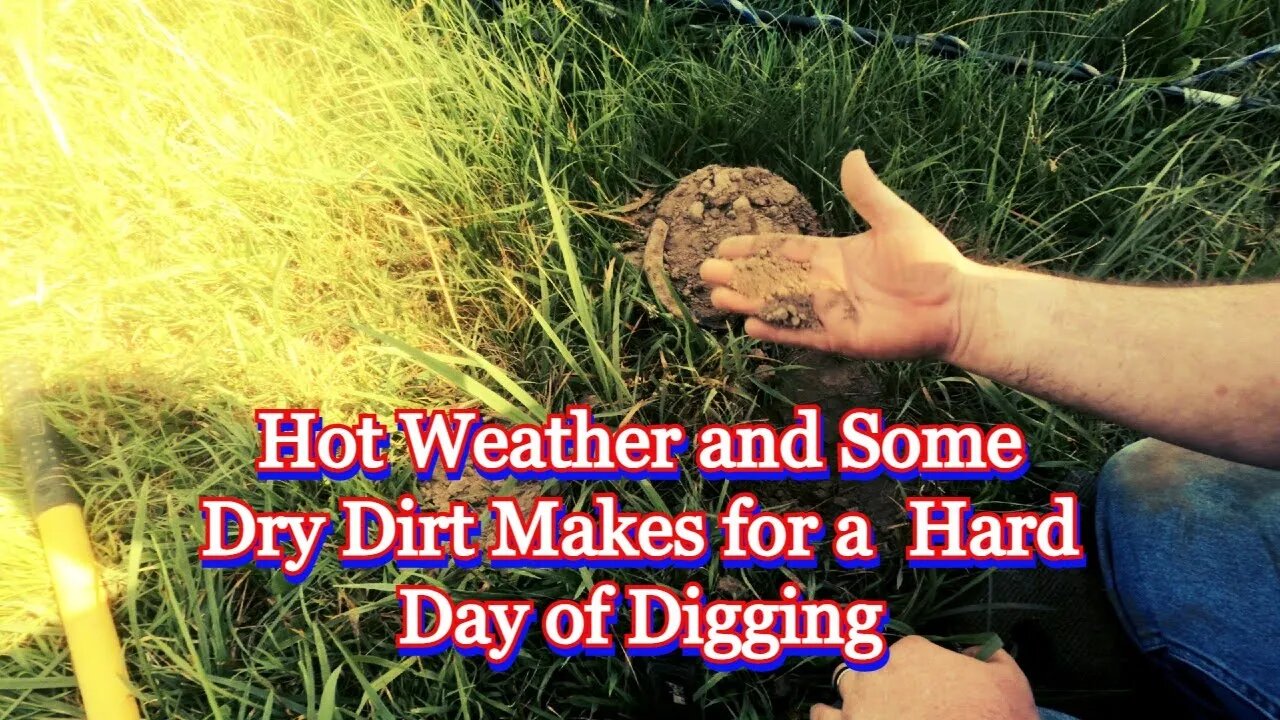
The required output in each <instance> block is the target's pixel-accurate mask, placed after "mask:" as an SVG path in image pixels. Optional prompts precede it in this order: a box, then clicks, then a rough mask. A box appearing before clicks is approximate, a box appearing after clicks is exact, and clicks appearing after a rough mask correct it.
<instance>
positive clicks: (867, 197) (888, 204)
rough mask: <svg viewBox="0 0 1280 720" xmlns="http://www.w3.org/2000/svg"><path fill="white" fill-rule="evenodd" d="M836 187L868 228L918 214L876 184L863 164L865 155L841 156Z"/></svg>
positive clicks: (876, 180)
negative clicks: (838, 184)
mask: <svg viewBox="0 0 1280 720" xmlns="http://www.w3.org/2000/svg"><path fill="white" fill-rule="evenodd" d="M840 186H841V187H842V188H843V189H844V196H845V198H847V199H848V200H849V204H850V205H852V206H853V209H854V210H855V211H857V213H858V215H860V216H861V217H862V219H863V220H866V221H867V223H868V224H870V225H871V226H872V227H875V226H877V225H888V224H890V223H892V222H894V221H895V220H902V219H903V218H904V217H915V216H917V215H918V213H916V211H915V209H914V208H912V207H911V206H910V205H908V204H907V201H905V200H903V199H902V198H900V197H898V196H897V194H896V193H894V192H893V191H892V190H890V189H889V187H888V186H887V185H885V184H884V183H882V182H880V178H878V177H876V173H875V171H874V170H872V169H871V166H870V165H868V164H867V155H866V153H864V152H863V151H861V150H854V151H853V152H851V153H849V154H848V155H845V156H844V162H843V163H841V165H840Z"/></svg>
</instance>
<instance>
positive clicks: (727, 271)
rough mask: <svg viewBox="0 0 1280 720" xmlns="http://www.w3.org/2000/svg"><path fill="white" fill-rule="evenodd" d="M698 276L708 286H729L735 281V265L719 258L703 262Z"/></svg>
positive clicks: (699, 267)
mask: <svg viewBox="0 0 1280 720" xmlns="http://www.w3.org/2000/svg"><path fill="white" fill-rule="evenodd" d="M698 275H699V276H700V277H701V278H702V282H704V283H706V284H708V285H728V284H729V282H730V281H731V280H733V263H731V262H729V261H728V260H720V259H719V258H709V259H707V260H703V261H702V265H700V266H698Z"/></svg>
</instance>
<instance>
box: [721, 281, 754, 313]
mask: <svg viewBox="0 0 1280 720" xmlns="http://www.w3.org/2000/svg"><path fill="white" fill-rule="evenodd" d="M711 304H712V305H714V306H715V307H716V308H718V309H720V310H725V311H728V312H734V313H740V314H742V315H755V314H756V313H758V312H760V310H761V309H763V308H764V300H761V299H760V298H749V297H747V296H746V295H743V294H742V293H740V292H738V291H737V290H730V289H729V288H727V287H718V288H715V289H713V290H712V291H711Z"/></svg>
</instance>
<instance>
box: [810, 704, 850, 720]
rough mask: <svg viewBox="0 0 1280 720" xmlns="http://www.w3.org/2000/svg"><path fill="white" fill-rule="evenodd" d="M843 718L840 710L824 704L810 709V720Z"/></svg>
mask: <svg viewBox="0 0 1280 720" xmlns="http://www.w3.org/2000/svg"><path fill="white" fill-rule="evenodd" d="M841 717H842V716H841V715H840V711H839V710H837V709H835V708H833V707H831V706H830V705H824V704H823V703H818V704H817V705H814V706H812V707H810V708H809V720H841Z"/></svg>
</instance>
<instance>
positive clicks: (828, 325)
mask: <svg viewBox="0 0 1280 720" xmlns="http://www.w3.org/2000/svg"><path fill="white" fill-rule="evenodd" d="M840 181H841V185H842V187H843V189H844V192H845V196H846V197H847V198H848V200H849V203H850V204H851V205H852V206H853V208H854V210H856V211H857V213H858V214H859V215H860V216H861V217H862V218H863V219H864V220H866V221H867V223H868V225H870V229H869V230H868V231H867V232H864V233H861V234H858V235H852V236H849V237H842V238H827V237H808V236H804V235H785V236H779V235H769V236H765V235H760V236H739V237H733V238H728V239H726V240H725V241H724V242H722V243H721V244H720V246H719V247H718V248H717V250H716V257H715V258H713V259H710V260H707V261H706V262H704V263H703V264H702V268H701V272H702V278H703V280H704V281H706V282H707V283H708V284H709V285H711V286H712V287H713V288H714V289H713V290H712V293H711V301H712V303H713V304H715V306H716V307H718V308H720V309H722V310H727V311H730V312H737V313H742V314H745V315H756V314H757V313H759V312H760V311H761V309H762V308H763V307H764V305H765V298H763V297H749V296H747V295H744V294H742V293H740V292H738V291H736V290H734V289H732V288H731V285H732V284H733V273H734V267H735V261H737V260H741V259H743V258H746V257H750V256H752V255H754V254H756V252H757V251H758V250H760V249H762V248H765V247H770V248H776V250H775V252H777V253H780V254H781V255H782V256H783V257H785V258H787V259H789V260H792V261H795V262H801V263H808V264H809V267H810V270H809V287H810V291H811V295H812V300H813V307H814V310H815V313H816V315H817V318H818V320H819V321H820V322H821V324H822V326H821V327H819V328H812V329H794V328H782V327H777V326H775V325H771V324H769V323H766V322H764V321H763V320H761V319H759V318H758V317H752V318H750V319H748V320H747V324H746V331H747V333H748V334H750V335H752V336H754V337H758V338H760V339H762V340H768V341H771V342H778V343H786V344H791V345H801V346H805V347H812V348H817V349H820V350H826V351H829V352H839V353H843V354H847V355H852V356H856V357H865V358H875V359H901V358H911V357H926V356H945V355H946V354H947V353H948V352H949V350H950V349H951V348H952V347H954V345H955V342H956V339H957V338H956V336H957V333H958V322H957V315H958V311H957V308H958V305H959V299H960V295H961V284H962V283H961V280H962V278H963V275H964V272H963V271H964V270H965V269H967V268H969V267H970V266H973V265H974V264H973V263H970V261H968V260H966V259H965V258H964V256H962V255H961V254H960V251H959V250H957V249H956V247H955V246H954V245H953V244H952V243H951V241H950V240H948V239H947V238H946V236H944V235H943V234H942V233H941V232H939V231H938V229H937V228H935V227H934V226H933V225H932V224H930V223H929V221H928V220H926V219H925V218H924V217H923V216H922V215H920V213H918V212H916V210H915V209H914V208H912V207H911V206H910V205H908V204H907V203H906V201H904V200H903V199H902V198H900V197H898V196H897V195H896V194H894V192H893V191H892V190H890V189H889V188H888V187H886V186H885V185H884V184H883V183H881V182H880V180H879V178H877V177H876V175H875V173H874V172H873V171H872V170H871V167H870V166H869V165H867V161H866V157H865V155H864V154H863V153H862V151H860V150H855V151H854V152H851V153H849V155H848V156H846V157H845V159H844V163H843V166H842V167H841V172H840Z"/></svg>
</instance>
